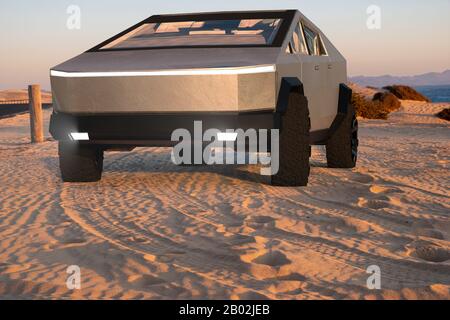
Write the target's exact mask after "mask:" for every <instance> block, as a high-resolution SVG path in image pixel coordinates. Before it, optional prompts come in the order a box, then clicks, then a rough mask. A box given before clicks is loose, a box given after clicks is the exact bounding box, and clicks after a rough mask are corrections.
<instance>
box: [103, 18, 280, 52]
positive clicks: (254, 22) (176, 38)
mask: <svg viewBox="0 0 450 320" xmlns="http://www.w3.org/2000/svg"><path fill="white" fill-rule="evenodd" d="M282 22H283V19H281V18H278V19H276V18H275V19H236V20H203V21H202V20H198V21H179V22H159V23H144V24H142V25H140V26H139V27H136V28H135V29H133V30H131V31H129V32H128V33H126V34H125V35H122V36H120V37H118V38H117V39H115V40H113V41H111V42H109V43H108V44H106V45H103V46H102V47H100V48H99V49H100V50H108V49H126V48H128V49H134V48H160V47H196V46H208V47H214V46H230V45H236V46H240V45H242V46H246V45H247V46H252V45H257V46H264V45H272V44H273V42H274V40H275V38H276V36H277V34H278V32H279V29H280V26H281V24H282Z"/></svg>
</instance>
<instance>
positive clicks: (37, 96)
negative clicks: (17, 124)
mask: <svg viewBox="0 0 450 320" xmlns="http://www.w3.org/2000/svg"><path fill="white" fill-rule="evenodd" d="M28 98H29V100H30V128H31V142H32V143H39V142H44V123H43V119H42V101H41V87H40V86H39V85H38V84H34V85H31V86H28Z"/></svg>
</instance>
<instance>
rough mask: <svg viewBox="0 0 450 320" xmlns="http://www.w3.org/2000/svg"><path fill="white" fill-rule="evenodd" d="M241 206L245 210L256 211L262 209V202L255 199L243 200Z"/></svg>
mask: <svg viewBox="0 0 450 320" xmlns="http://www.w3.org/2000/svg"><path fill="white" fill-rule="evenodd" d="M242 205H243V206H244V208H247V209H258V208H261V207H262V205H263V202H262V200H260V199H256V198H247V199H245V200H244V202H243V203H242Z"/></svg>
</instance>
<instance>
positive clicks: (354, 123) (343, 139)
mask: <svg viewBox="0 0 450 320" xmlns="http://www.w3.org/2000/svg"><path fill="white" fill-rule="evenodd" d="M358 145H359V140H358V119H356V114H355V109H354V107H353V106H352V105H350V108H349V112H348V113H347V115H346V117H345V118H344V120H343V121H342V123H341V126H340V127H339V128H338V129H337V130H336V132H335V133H334V135H333V136H332V137H331V138H330V139H329V140H328V142H327V163H328V167H330V168H354V167H355V166H356V162H357V160H358Z"/></svg>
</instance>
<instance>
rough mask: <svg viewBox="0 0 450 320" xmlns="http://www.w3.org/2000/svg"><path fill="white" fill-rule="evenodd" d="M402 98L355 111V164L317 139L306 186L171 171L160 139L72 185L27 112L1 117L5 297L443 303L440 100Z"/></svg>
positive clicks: (449, 238)
mask: <svg viewBox="0 0 450 320" xmlns="http://www.w3.org/2000/svg"><path fill="white" fill-rule="evenodd" d="M402 104H403V107H402V108H401V109H400V110H399V111H398V112H396V113H394V114H392V115H391V116H390V118H389V120H387V121H381V120H370V121H369V120H361V130H360V135H361V147H360V160H359V163H358V167H357V168H356V169H354V170H332V169H328V168H326V164H325V158H324V151H323V149H322V148H314V150H313V156H312V160H311V161H312V166H313V167H312V171H311V179H310V185H309V186H308V187H306V188H277V187H272V186H270V185H268V184H267V180H266V178H264V177H261V176H259V175H258V169H259V168H258V167H254V166H225V167H220V166H219V167H217V166H216V167H177V166H175V165H173V164H171V162H170V160H169V159H170V149H166V148H145V149H137V150H135V151H134V152H132V153H117V152H113V153H107V154H106V158H105V159H106V160H105V172H104V176H103V180H102V181H101V182H98V183H90V184H64V183H62V182H61V180H60V177H59V172H58V158H57V143H56V142H55V141H53V140H52V139H50V138H49V136H48V135H47V137H48V140H47V141H46V142H45V143H42V144H39V145H31V144H29V137H28V115H18V116H16V117H13V118H8V119H3V120H0V298H2V299H10V298H20V299H22V298H23V299H48V298H51V299H60V298H64V299H66V298H69V299H449V298H450V200H449V195H450V194H449V173H448V172H449V161H450V154H449V150H450V139H449V138H450V131H449V129H450V128H449V123H448V122H445V121H443V120H440V119H438V118H436V117H434V116H433V114H434V113H436V112H438V111H440V110H441V109H442V108H443V107H444V106H445V104H429V103H421V102H411V101H403V102H402ZM447 107H448V104H447ZM45 119H46V121H48V119H49V111H45ZM70 265H78V266H79V267H80V269H81V289H80V290H69V289H68V288H67V287H66V278H67V276H68V275H67V273H66V270H67V267H68V266H70ZM372 265H377V266H379V268H380V270H381V289H380V290H369V289H368V288H367V286H366V281H367V278H368V277H369V276H370V275H369V274H367V273H366V270H367V268H368V267H369V266H372Z"/></svg>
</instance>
